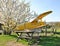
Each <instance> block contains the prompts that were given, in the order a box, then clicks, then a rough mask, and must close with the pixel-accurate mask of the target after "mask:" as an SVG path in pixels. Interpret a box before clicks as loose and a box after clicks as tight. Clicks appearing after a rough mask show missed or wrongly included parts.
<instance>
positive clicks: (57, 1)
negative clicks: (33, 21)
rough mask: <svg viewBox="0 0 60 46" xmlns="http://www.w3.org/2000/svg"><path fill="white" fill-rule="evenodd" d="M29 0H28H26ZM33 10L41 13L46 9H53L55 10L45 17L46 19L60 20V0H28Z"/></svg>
mask: <svg viewBox="0 0 60 46" xmlns="http://www.w3.org/2000/svg"><path fill="white" fill-rule="evenodd" d="M26 1H27V0H26ZM28 1H30V8H31V10H32V11H35V12H37V14H41V13H43V12H45V11H49V10H52V11H53V12H52V13H51V14H49V15H48V16H46V17H44V18H43V20H44V21H48V22H50V21H52V22H55V21H60V0H28Z"/></svg>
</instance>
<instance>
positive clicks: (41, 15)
mask: <svg viewBox="0 0 60 46" xmlns="http://www.w3.org/2000/svg"><path fill="white" fill-rule="evenodd" d="M50 13H52V11H47V12H44V13H42V14H40V15H39V16H38V17H37V18H36V19H34V20H33V21H32V22H31V23H34V22H37V21H38V20H40V19H42V18H43V17H45V16H47V15H48V14H50Z"/></svg>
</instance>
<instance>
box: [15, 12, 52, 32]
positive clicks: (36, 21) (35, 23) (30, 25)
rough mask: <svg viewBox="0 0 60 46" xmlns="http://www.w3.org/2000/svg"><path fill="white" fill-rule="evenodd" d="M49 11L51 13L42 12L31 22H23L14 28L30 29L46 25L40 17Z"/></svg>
mask: <svg viewBox="0 0 60 46" xmlns="http://www.w3.org/2000/svg"><path fill="white" fill-rule="evenodd" d="M50 13H52V11H47V12H44V13H42V14H40V15H39V16H38V17H36V18H35V19H34V20H33V21H32V22H25V23H24V24H20V25H19V26H17V27H16V28H15V30H18V31H22V30H25V29H28V30H31V29H35V28H39V27H43V26H45V25H46V23H45V22H43V21H42V18H43V17H45V16H47V15H48V14H50Z"/></svg>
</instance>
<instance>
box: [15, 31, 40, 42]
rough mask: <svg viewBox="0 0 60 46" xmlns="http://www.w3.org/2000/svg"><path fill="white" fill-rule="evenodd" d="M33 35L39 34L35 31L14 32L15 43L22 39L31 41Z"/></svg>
mask: <svg viewBox="0 0 60 46" xmlns="http://www.w3.org/2000/svg"><path fill="white" fill-rule="evenodd" d="M35 33H37V34H38V33H40V32H35V31H16V34H17V35H18V38H17V41H18V40H19V39H22V38H24V39H27V40H28V39H33V37H34V34H35ZM23 34H26V35H25V36H23ZM37 37H40V36H37Z"/></svg>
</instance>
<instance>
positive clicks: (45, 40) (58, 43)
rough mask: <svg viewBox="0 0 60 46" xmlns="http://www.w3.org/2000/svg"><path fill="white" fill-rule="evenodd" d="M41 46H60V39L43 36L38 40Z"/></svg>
mask: <svg viewBox="0 0 60 46" xmlns="http://www.w3.org/2000/svg"><path fill="white" fill-rule="evenodd" d="M38 45H41V46H60V37H52V36H46V37H45V36H44V37H41V38H40V40H39V43H38Z"/></svg>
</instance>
